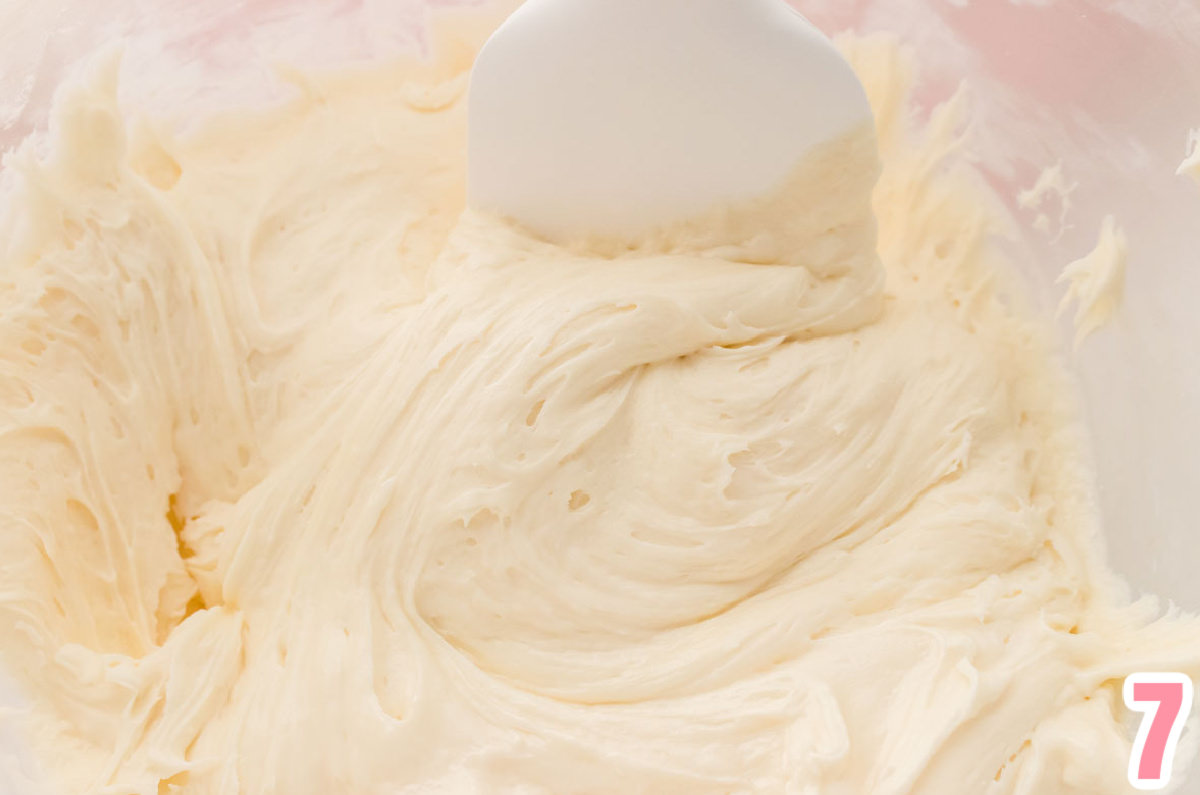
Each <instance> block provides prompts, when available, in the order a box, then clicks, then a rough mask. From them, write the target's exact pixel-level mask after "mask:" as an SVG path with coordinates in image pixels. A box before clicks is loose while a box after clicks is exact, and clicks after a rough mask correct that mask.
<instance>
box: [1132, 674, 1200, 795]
mask: <svg viewBox="0 0 1200 795" xmlns="http://www.w3.org/2000/svg"><path fill="white" fill-rule="evenodd" d="M1138 685H1180V686H1181V687H1182V688H1183V700H1182V702H1181V703H1180V705H1179V714H1178V715H1176V716H1175V721H1174V723H1173V724H1172V725H1171V730H1170V732H1169V733H1168V735H1167V742H1166V745H1165V746H1164V747H1163V756H1162V767H1161V768H1160V769H1159V778H1157V779H1153V780H1151V779H1144V778H1140V774H1141V767H1142V757H1143V756H1144V755H1145V753H1146V743H1147V741H1148V740H1149V739H1150V731H1151V729H1152V728H1153V727H1154V726H1155V724H1156V723H1157V722H1158V712H1159V709H1160V708H1161V707H1162V702H1161V701H1138V700H1136V699H1135V698H1134V688H1135V687H1137V686H1138ZM1124 696H1125V706H1126V707H1128V708H1129V709H1130V710H1132V711H1133V712H1141V713H1143V714H1144V716H1145V717H1143V718H1142V725H1141V726H1140V727H1139V728H1138V733H1137V739H1136V740H1134V743H1133V753H1132V754H1131V755H1130V757H1129V783H1130V784H1132V785H1133V787H1134V789H1137V790H1141V791H1143V792H1150V791H1154V790H1162V789H1166V787H1167V785H1168V784H1170V783H1171V773H1172V772H1173V768H1174V763H1175V752H1176V751H1177V750H1178V749H1179V738H1180V736H1181V735H1182V734H1183V727H1184V724H1186V723H1187V720H1188V718H1189V717H1190V716H1191V714H1192V703H1193V700H1194V698H1195V684H1194V683H1193V682H1192V680H1191V677H1189V676H1186V675H1184V674H1155V673H1142V674H1133V675H1132V676H1130V677H1129V678H1127V679H1126V680H1125V687H1124Z"/></svg>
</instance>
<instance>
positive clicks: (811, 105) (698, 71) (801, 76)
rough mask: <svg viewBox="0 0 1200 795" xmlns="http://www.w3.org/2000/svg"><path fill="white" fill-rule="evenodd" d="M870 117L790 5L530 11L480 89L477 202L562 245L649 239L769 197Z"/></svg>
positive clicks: (500, 48)
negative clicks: (812, 155)
mask: <svg viewBox="0 0 1200 795" xmlns="http://www.w3.org/2000/svg"><path fill="white" fill-rule="evenodd" d="M870 119H871V110H870V107H869V105H868V104H867V99H866V95H865V92H864V91H863V87H862V85H861V84H860V83H859V81H858V78H857V77H856V76H855V74H854V72H853V71H852V70H851V68H850V66H849V64H848V63H847V62H846V61H845V59H844V58H843V57H842V56H841V54H840V53H839V52H838V51H837V49H836V48H835V47H834V46H833V44H832V43H831V42H830V41H829V40H828V39H827V38H825V36H824V35H822V34H821V33H820V32H819V31H818V30H817V29H816V28H815V27H813V26H812V25H811V24H810V23H809V22H808V21H807V20H805V19H804V18H803V17H802V16H800V14H799V13H797V12H796V11H795V10H793V9H792V8H791V7H790V6H788V5H787V3H786V2H784V0H528V1H527V2H526V3H525V4H524V5H523V6H521V7H520V8H519V9H518V10H517V11H516V12H515V13H513V15H512V16H511V17H510V18H509V19H508V21H507V22H506V23H505V24H504V25H503V26H502V27H501V28H500V29H499V30H498V31H497V32H496V34H495V35H494V36H493V37H492V38H491V40H490V41H489V42H488V43H487V45H486V46H485V47H484V49H483V50H482V52H481V53H480V55H479V58H478V60H477V63H476V66H475V71H474V74H473V76H472V81H471V92H470V152H469V155H470V163H469V189H470V202H471V205H472V206H473V207H475V208H476V209H479V210H483V211H486V212H491V213H496V214H500V215H503V216H507V217H509V218H511V219H513V220H515V221H516V222H518V223H520V224H521V225H523V226H525V227H527V228H528V229H530V230H531V231H533V232H536V233H538V234H541V235H543V236H545V237H548V238H551V239H556V240H564V239H573V238H578V237H583V236H592V235H605V236H616V237H635V236H637V235H638V234H641V233H644V232H645V231H647V230H650V229H653V228H655V227H659V226H663V225H667V224H671V223H673V222H676V221H680V220H684V219H687V218H690V217H693V216H696V215H697V214H700V213H703V212H705V211H707V210H711V209H712V208H714V207H715V206H720V205H724V204H728V203H731V202H739V201H746V200H750V199H754V198H757V197H760V196H762V195H764V194H766V193H768V192H770V191H771V190H772V189H774V188H776V187H778V186H779V185H780V184H781V183H782V182H783V181H784V180H786V179H787V178H788V177H789V176H790V175H791V173H792V171H793V170H794V169H795V168H796V166H797V164H798V163H799V162H800V161H801V160H802V159H803V158H804V156H805V155H806V154H808V153H809V152H810V151H811V150H812V149H813V148H814V147H816V146H819V145H820V144H822V143H825V142H828V141H831V140H833V139H835V138H837V137H839V136H842V135H845V134H848V133H850V132H851V131H853V130H855V129H856V128H859V127H861V126H864V125H866V124H867V123H868V122H869V121H870Z"/></svg>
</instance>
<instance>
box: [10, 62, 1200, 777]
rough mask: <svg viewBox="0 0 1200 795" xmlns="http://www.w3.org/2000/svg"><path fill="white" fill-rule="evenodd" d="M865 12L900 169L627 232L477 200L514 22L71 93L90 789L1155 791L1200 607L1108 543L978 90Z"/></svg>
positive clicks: (70, 252)
mask: <svg viewBox="0 0 1200 795" xmlns="http://www.w3.org/2000/svg"><path fill="white" fill-rule="evenodd" d="M844 46H845V48H846V51H847V53H848V55H849V57H850V58H851V60H852V62H853V63H854V64H855V67H856V69H857V70H858V72H859V74H860V75H861V76H862V78H863V80H864V82H865V84H866V85H867V88H868V91H869V93H870V95H871V99H872V103H873V106H874V107H875V110H876V113H877V116H878V122H879V124H878V146H879V151H880V153H881V155H882V166H881V169H880V167H879V166H878V165H877V163H876V160H875V158H874V154H873V148H872V144H873V143H874V142H873V140H872V137H871V136H870V135H869V134H868V133H866V132H864V133H862V134H860V135H858V136H855V137H852V138H850V139H847V140H845V141H841V142H837V143H836V144H834V145H832V146H831V147H830V148H828V149H827V150H826V151H823V152H822V153H821V156H820V157H818V158H816V159H814V160H812V161H810V162H808V163H806V164H805V165H804V166H803V167H802V168H801V169H800V170H799V171H798V172H797V174H796V175H794V177H793V179H792V180H791V181H790V182H789V183H788V185H787V186H786V187H785V188H784V189H783V190H782V191H781V193H780V194H779V195H778V196H776V197H772V200H770V201H764V202H762V203H759V204H757V205H755V206H751V207H742V208H733V209H731V210H726V211H721V212H714V213H713V214H711V215H710V216H708V217H706V218H704V219H699V220H698V221H697V222H696V223H695V224H692V225H687V226H685V227H681V228H678V229H671V230H664V231H663V232H662V233H660V234H657V235H655V236H653V237H652V238H651V239H648V240H645V241H640V242H639V243H637V244H636V245H631V246H624V245H620V246H619V245H616V244H613V243H611V242H605V241H581V242H579V244H578V245H576V246H569V247H557V246H553V245H550V244H548V243H545V242H541V241H538V240H536V239H533V238H532V237H529V236H527V235H525V234H523V233H522V232H521V231H520V230H517V229H514V228H512V227H510V226H508V225H507V224H505V223H504V222H502V221H500V220H497V219H493V218H485V217H481V216H477V215H473V214H470V213H466V214H464V213H463V165H464V164H463V149H464V130H465V113H464V107H463V89H464V86H465V79H466V78H465V75H466V69H467V68H468V66H469V63H470V58H471V54H472V53H473V51H474V50H473V44H472V43H470V42H468V43H467V44H461V43H460V44H459V45H458V46H451V45H450V44H449V43H446V44H444V45H443V47H442V48H441V50H440V52H441V56H440V57H439V59H438V60H437V61H436V62H435V63H434V64H432V65H430V66H419V65H414V64H405V65H401V66H396V67H387V68H384V67H380V68H376V69H370V70H364V71H362V72H359V73H356V74H352V75H343V76H339V77H336V78H325V79H317V78H305V79H302V80H301V81H300V85H301V87H302V89H303V90H302V92H301V94H300V96H298V97H297V98H296V99H295V100H293V101H291V102H289V103H288V104H286V106H284V107H281V108H279V109H276V110H272V111H268V112H259V113H242V114H232V115H229V116H224V117H221V118H218V119H215V120H212V121H210V122H209V123H207V124H206V125H204V126H203V127H202V128H200V129H199V130H198V131H196V132H194V133H191V134H189V135H188V136H187V137H185V138H176V137H173V136H171V135H170V134H168V133H167V132H165V130H164V129H162V128H161V126H160V125H156V124H155V123H153V122H148V121H144V120H142V121H133V122H129V121H127V120H126V118H125V117H124V116H123V115H122V113H121V112H120V111H119V110H118V107H117V103H116V99H115V96H116V80H115V73H116V72H115V67H114V66H112V65H110V66H109V67H108V68H106V69H103V70H100V71H99V72H98V73H97V75H96V76H95V77H94V79H93V80H92V81H91V82H90V83H89V84H87V85H80V86H75V87H73V88H71V89H70V90H69V91H67V92H65V93H64V94H63V96H62V98H61V101H60V104H59V107H58V110H57V113H56V116H55V122H54V131H55V138H54V143H53V146H52V151H51V152H50V154H49V155H48V156H47V157H44V158H43V157H40V156H39V155H38V154H37V153H36V151H35V149H34V148H33V147H32V146H29V147H26V148H24V149H23V150H22V151H21V152H19V153H18V154H17V155H16V156H15V157H13V158H12V159H11V161H10V163H9V166H10V168H11V169H12V171H13V172H14V173H16V174H17V175H18V177H17V179H18V184H17V186H16V191H15V193H14V196H13V200H12V206H11V208H10V209H9V211H8V212H7V213H6V215H5V217H4V219H3V226H2V227H0V245H2V246H3V248H2V249H0V256H2V257H3V259H2V260H0V262H2V265H0V484H3V491H2V492H0V648H2V649H3V660H4V662H5V663H6V664H7V666H8V667H9V668H10V669H11V672H12V674H13V675H14V677H15V678H16V679H17V680H18V681H19V682H21V683H22V685H23V687H24V688H25V690H26V692H27V694H28V696H29V699H30V701H31V703H32V705H33V707H32V709H31V710H30V711H28V713H26V714H24V715H23V716H21V726H22V730H23V731H25V732H27V733H28V734H29V735H30V739H31V742H32V744H33V746H34V747H35V748H36V751H37V757H38V759H39V760H40V763H41V767H42V770H43V773H44V775H45V776H46V777H47V778H48V779H49V780H50V781H51V782H52V784H53V786H54V787H55V791H61V792H97V793H99V792H111V793H172V792H187V793H236V792H244V793H287V794H288V795H297V794H301V793H331V792H355V793H384V792H388V793H397V792H399V793H422V794H423V795H424V794H427V793H489V794H491V793H527V794H530V795H532V794H533V793H555V795H566V794H568V793H580V794H581V795H582V794H583V793H589V794H591V793H654V794H655V795H667V794H668V793H686V794H687V795H702V794H704V793H712V794H713V795H716V793H749V792H755V793H759V792H761V793H792V794H794V795H816V794H817V793H820V794H821V795H850V794H851V793H871V794H872V795H899V794H900V793H928V794H929V795H946V793H963V794H967V793H1022V794H1023V795H1047V794H1048V793H1079V794H1080V795H1082V794H1083V793H1087V795H1096V794H1097V793H1117V792H1124V791H1126V789H1127V785H1126V784H1125V783H1124V776H1125V769H1126V763H1127V756H1128V749H1129V741H1130V737H1131V733H1130V732H1129V730H1128V729H1127V727H1126V726H1125V725H1124V720H1125V719H1124V716H1123V714H1122V710H1121V707H1120V695H1119V691H1120V681H1121V679H1122V678H1123V677H1124V676H1125V675H1126V674H1128V673H1131V672H1133V671H1138V670H1158V669H1167V670H1181V671H1187V672H1190V673H1200V625H1198V624H1197V622H1196V621H1195V620H1194V619H1192V618H1189V617H1181V616H1178V615H1171V616H1169V617H1167V618H1161V619H1160V618H1158V617H1157V616H1158V608H1157V606H1156V604H1155V603H1153V602H1150V601H1142V602H1138V603H1134V604H1127V603H1126V601H1125V600H1124V598H1123V597H1122V596H1121V594H1122V592H1123V589H1122V587H1121V585H1120V583H1119V582H1118V581H1117V580H1116V578H1115V577H1113V576H1112V575H1111V574H1110V573H1109V570H1108V569H1107V567H1106V565H1105V563H1104V560H1103V556H1102V552H1101V542H1100V538H1099V524H1098V520H1097V517H1096V514H1095V511H1094V507H1093V496H1092V494H1091V485H1090V484H1091V474H1090V468H1089V465H1088V462H1087V460H1086V453H1085V449H1084V448H1085V444H1084V441H1083V439H1082V436H1081V431H1080V428H1079V424H1078V422H1077V407H1076V405H1075V401H1074V398H1073V392H1072V388H1071V385H1070V383H1069V382H1068V380H1067V378H1066V377H1065V375H1064V374H1063V372H1062V371H1061V370H1060V366H1059V364H1058V362H1057V358H1056V355H1055V354H1054V352H1053V348H1052V345H1051V343H1050V342H1049V333H1048V331H1047V330H1046V329H1044V328H1043V326H1042V325H1041V324H1040V323H1038V322H1035V321H1032V320H1030V319H1027V318H1026V317H1024V316H1023V315H1022V314H1021V313H1020V312H1019V311H1017V310H1015V309H1013V308H1012V305H1013V304H1014V303H1019V302H1016V301H1012V300H1006V299H1005V298H1004V295H1005V293H1004V291H1002V290H1001V289H1000V288H999V287H998V285H999V284H1003V283H1004V279H1003V274H1004V273H1006V272H1007V270H1008V264H1009V263H1008V262H1007V261H1006V259H1005V254H1004V253H1003V252H1004V249H1003V248H1002V247H1001V246H999V245H997V244H996V242H995V240H994V238H995V236H996V235H997V234H998V233H1001V232H1002V231H1003V226H1004V221H1003V215H1002V214H1001V213H1000V212H999V211H998V210H997V209H996V207H997V205H996V203H995V200H994V199H993V197H992V196H991V195H990V194H989V193H988V191H987V190H986V188H985V187H984V183H983V181H982V180H981V179H980V177H979V176H978V175H977V174H976V173H975V171H974V170H973V169H972V167H971V166H970V165H969V162H968V161H967V160H966V159H965V158H964V156H963V154H962V153H961V150H962V143H963V138H962V134H961V133H960V130H961V127H962V124H961V123H962V121H963V120H964V119H963V108H962V104H961V103H960V102H958V101H955V102H951V103H949V104H947V105H946V106H944V107H942V108H940V109H939V110H937V111H936V112H935V114H934V116H933V118H932V120H931V121H930V122H929V123H928V125H926V126H923V127H917V126H916V125H914V123H913V122H912V121H911V115H910V113H909V110H908V104H907V96H908V87H909V83H910V82H911V66H910V65H909V63H908V61H907V59H906V58H904V57H902V56H901V55H900V54H899V51H898V48H897V47H896V45H895V44H894V43H892V42H891V41H889V40H853V41H847V42H845V45H844ZM876 176H878V177H879V181H878V185H877V186H876V187H875V188H874V192H873V194H872V193H871V186H872V183H873V182H874V180H875V178H876ZM872 197H873V205H872V203H871V199H872ZM872 208H873V209H874V211H875V213H876V215H877V217H878V228H877V233H878V234H877V236H876V225H875V224H874V223H873V222H872V219H871V212H870V211H871V209H872ZM876 250H877V251H878V257H876V256H875V254H874V252H875V251H876ZM1144 531H1145V532H1148V533H1149V532H1153V527H1152V526H1148V527H1146V528H1145V529H1144Z"/></svg>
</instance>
